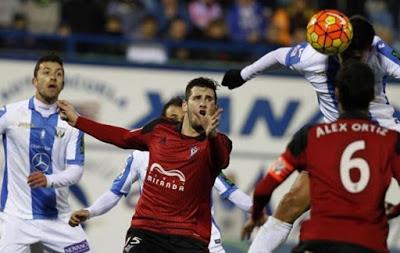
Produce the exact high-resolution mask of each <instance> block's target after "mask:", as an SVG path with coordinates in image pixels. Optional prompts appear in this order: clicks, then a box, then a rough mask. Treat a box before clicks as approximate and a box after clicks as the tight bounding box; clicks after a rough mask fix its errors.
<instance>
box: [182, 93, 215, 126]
mask: <svg viewBox="0 0 400 253" xmlns="http://www.w3.org/2000/svg"><path fill="white" fill-rule="evenodd" d="M216 109H217V105H216V101H215V94H214V91H213V90H212V89H210V88H206V87H196V86H195V87H193V88H192V90H191V94H190V96H189V98H188V100H187V101H186V106H184V111H185V112H186V113H187V116H188V119H189V123H190V125H191V127H192V128H193V129H196V130H198V131H199V130H202V129H203V128H202V127H201V124H200V122H199V120H198V118H197V117H196V116H195V115H197V116H198V117H204V116H206V115H212V114H214V112H215V110H216Z"/></svg>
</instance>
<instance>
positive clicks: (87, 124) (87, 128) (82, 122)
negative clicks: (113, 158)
mask: <svg viewBox="0 0 400 253" xmlns="http://www.w3.org/2000/svg"><path fill="white" fill-rule="evenodd" d="M149 124H152V123H149ZM75 127H76V128H78V129H81V130H82V131H84V132H85V133H87V134H89V135H91V136H93V137H94V138H96V139H98V140H100V141H102V142H107V143H110V144H113V145H116V146H118V147H120V148H125V149H138V150H148V148H147V144H148V142H149V141H150V136H151V131H147V132H146V133H144V132H143V131H142V129H136V130H132V131H131V130H129V129H125V128H122V127H116V126H111V125H106V124H101V123H99V122H96V121H93V120H90V119H87V118H84V117H78V120H77V122H76V126H75Z"/></svg>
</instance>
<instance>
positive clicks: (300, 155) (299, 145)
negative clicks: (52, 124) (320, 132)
mask: <svg viewBox="0 0 400 253" xmlns="http://www.w3.org/2000/svg"><path fill="white" fill-rule="evenodd" d="M310 128H311V126H309V125H306V126H304V127H302V128H301V129H300V130H299V131H298V132H297V133H296V134H295V135H294V136H293V138H292V140H291V141H290V142H289V144H288V146H287V148H286V151H285V153H283V155H282V157H283V158H284V159H285V160H286V161H287V162H288V163H289V164H291V166H293V167H294V168H296V169H297V170H299V171H301V170H303V169H305V167H306V157H305V150H306V148H307V138H308V132H309V130H310Z"/></svg>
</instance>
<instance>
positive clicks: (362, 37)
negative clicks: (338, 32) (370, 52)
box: [343, 15, 375, 58]
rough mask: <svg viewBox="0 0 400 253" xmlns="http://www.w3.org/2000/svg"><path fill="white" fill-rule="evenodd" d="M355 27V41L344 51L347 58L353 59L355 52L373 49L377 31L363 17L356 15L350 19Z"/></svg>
mask: <svg viewBox="0 0 400 253" xmlns="http://www.w3.org/2000/svg"><path fill="white" fill-rule="evenodd" d="M350 23H351V25H352V27H353V39H352V40H351V42H350V45H349V47H348V48H347V49H346V50H345V51H344V53H343V54H344V56H345V58H351V56H352V55H354V52H361V51H364V50H367V49H369V48H370V47H371V45H372V41H373V40H374V36H375V30H374V27H373V26H372V24H371V23H370V22H369V21H368V20H367V19H366V18H364V17H363V16H360V15H354V16H352V17H351V18H350Z"/></svg>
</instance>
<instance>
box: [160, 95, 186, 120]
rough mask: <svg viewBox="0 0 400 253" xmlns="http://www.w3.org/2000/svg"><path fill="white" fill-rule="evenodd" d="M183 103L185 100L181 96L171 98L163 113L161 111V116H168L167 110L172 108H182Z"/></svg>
mask: <svg viewBox="0 0 400 253" xmlns="http://www.w3.org/2000/svg"><path fill="white" fill-rule="evenodd" d="M182 103H183V99H182V98H181V97H179V96H176V97H173V98H171V99H170V100H168V102H167V103H165V104H164V106H163V108H162V111H161V116H162V117H165V116H166V115H167V110H168V108H169V107H170V106H177V107H181V106H182Z"/></svg>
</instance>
